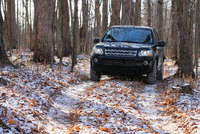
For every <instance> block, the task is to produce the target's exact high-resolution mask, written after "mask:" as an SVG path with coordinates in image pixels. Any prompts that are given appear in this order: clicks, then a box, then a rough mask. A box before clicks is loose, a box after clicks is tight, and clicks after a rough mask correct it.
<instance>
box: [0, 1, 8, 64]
mask: <svg viewBox="0 0 200 134" xmlns="http://www.w3.org/2000/svg"><path fill="white" fill-rule="evenodd" d="M0 3H1V0H0ZM0 5H1V4H0ZM3 23H4V22H3V17H2V10H1V6H0V64H1V65H11V62H10V60H9V59H8V56H7V55H6V52H5V48H4V42H3Z"/></svg>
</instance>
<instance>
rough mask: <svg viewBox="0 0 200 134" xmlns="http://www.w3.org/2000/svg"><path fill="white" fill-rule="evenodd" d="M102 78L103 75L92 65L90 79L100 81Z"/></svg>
mask: <svg viewBox="0 0 200 134" xmlns="http://www.w3.org/2000/svg"><path fill="white" fill-rule="evenodd" d="M100 79H101V75H100V74H99V73H97V72H96V71H94V70H93V69H92V67H91V68H90V80H91V81H95V82H98V81H100Z"/></svg>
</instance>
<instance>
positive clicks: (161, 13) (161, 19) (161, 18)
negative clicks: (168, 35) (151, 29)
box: [157, 0, 164, 39]
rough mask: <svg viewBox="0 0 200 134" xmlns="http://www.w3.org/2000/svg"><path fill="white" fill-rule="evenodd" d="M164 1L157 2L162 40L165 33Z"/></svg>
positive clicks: (159, 32) (159, 31) (159, 30)
mask: <svg viewBox="0 0 200 134" xmlns="http://www.w3.org/2000/svg"><path fill="white" fill-rule="evenodd" d="M163 5H164V3H163V0H158V1H157V13H158V25H157V26H158V34H159V36H160V38H161V39H163V33H164V30H163V29H164V28H163Z"/></svg>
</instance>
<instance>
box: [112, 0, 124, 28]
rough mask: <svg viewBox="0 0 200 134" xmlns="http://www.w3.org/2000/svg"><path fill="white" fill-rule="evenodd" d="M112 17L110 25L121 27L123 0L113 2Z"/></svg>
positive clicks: (113, 0)
mask: <svg viewBox="0 0 200 134" xmlns="http://www.w3.org/2000/svg"><path fill="white" fill-rule="evenodd" d="M111 5H112V16H111V22H110V25H111V26H112V25H119V24H120V9H121V0H112V3H111Z"/></svg>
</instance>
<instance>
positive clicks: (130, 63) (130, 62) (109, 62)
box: [102, 59, 142, 65]
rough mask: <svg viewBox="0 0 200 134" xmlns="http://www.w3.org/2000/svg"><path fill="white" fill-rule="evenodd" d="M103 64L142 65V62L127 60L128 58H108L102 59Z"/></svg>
mask: <svg viewBox="0 0 200 134" xmlns="http://www.w3.org/2000/svg"><path fill="white" fill-rule="evenodd" d="M102 63H103V64H112V65H114V64H118V65H120V64H121V65H142V62H140V61H129V60H109V59H103V60H102Z"/></svg>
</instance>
